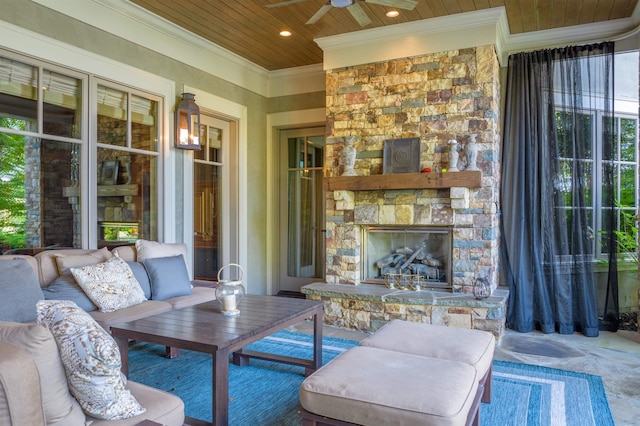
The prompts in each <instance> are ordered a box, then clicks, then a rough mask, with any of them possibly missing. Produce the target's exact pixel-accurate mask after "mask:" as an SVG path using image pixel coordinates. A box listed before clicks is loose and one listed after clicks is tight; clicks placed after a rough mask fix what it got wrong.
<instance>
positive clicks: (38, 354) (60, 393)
mask: <svg viewBox="0 0 640 426" xmlns="http://www.w3.org/2000/svg"><path fill="white" fill-rule="evenodd" d="M0 340H3V341H5V342H9V343H11V344H13V345H15V346H17V347H19V348H21V349H23V350H24V351H26V352H27V353H28V354H29V355H30V356H31V358H32V359H33V361H34V362H35V364H36V366H37V368H38V371H39V372H40V386H41V388H42V389H43V392H42V395H41V396H42V405H43V408H44V414H45V418H46V420H47V424H48V425H49V424H55V423H58V424H60V425H70V426H71V425H84V417H85V416H84V414H83V413H82V411H81V410H80V409H79V407H78V402H77V401H76V400H75V399H74V398H73V397H72V396H71V394H70V393H69V385H68V384H67V377H66V375H65V372H64V366H63V365H62V361H61V359H60V355H59V353H58V346H57V345H56V341H55V340H54V338H53V335H52V334H51V332H50V331H49V329H48V328H47V327H46V326H44V325H41V324H36V323H31V324H18V323H13V322H0Z"/></svg>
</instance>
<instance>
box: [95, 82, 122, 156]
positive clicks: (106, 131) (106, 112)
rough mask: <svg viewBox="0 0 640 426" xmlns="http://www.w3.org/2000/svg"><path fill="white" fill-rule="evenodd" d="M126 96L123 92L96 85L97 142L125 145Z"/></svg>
mask: <svg viewBox="0 0 640 426" xmlns="http://www.w3.org/2000/svg"><path fill="white" fill-rule="evenodd" d="M127 98H128V95H127V93H125V92H121V91H120V90H116V89H112V88H109V87H104V86H98V128H97V132H98V143H104V144H108V145H116V146H126V145H127Z"/></svg>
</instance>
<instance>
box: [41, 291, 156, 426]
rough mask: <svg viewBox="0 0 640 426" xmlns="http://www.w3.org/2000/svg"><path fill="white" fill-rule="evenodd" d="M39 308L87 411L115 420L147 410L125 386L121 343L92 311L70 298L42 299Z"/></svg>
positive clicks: (99, 416) (71, 388) (80, 401)
mask: <svg viewBox="0 0 640 426" xmlns="http://www.w3.org/2000/svg"><path fill="white" fill-rule="evenodd" d="M37 308H38V322H39V323H41V324H46V325H47V326H48V327H49V330H51V333H52V334H53V337H54V338H55V340H56V343H57V344H58V350H59V352H60V357H61V358H62V363H63V365H64V368H65V371H66V374H67V382H68V383H69V390H70V391H71V394H72V395H73V396H74V397H75V398H76V399H77V400H78V402H79V403H80V406H81V407H82V409H83V410H84V412H85V413H86V414H88V415H90V416H93V417H96V418H98V419H104V420H115V419H126V418H129V417H133V416H137V415H139V414H142V413H144V412H145V411H146V409H145V408H143V407H142V406H141V405H140V404H139V403H138V401H137V400H136V399H135V398H134V396H133V395H131V392H129V391H128V390H127V389H125V385H126V378H125V376H124V375H123V374H122V372H121V371H120V368H121V366H122V361H121V359H120V352H119V351H118V345H117V344H116V342H115V341H114V340H113V338H112V337H111V335H110V334H109V333H107V332H106V331H105V330H104V329H103V328H102V327H100V326H99V325H98V323H97V322H96V321H95V320H94V319H93V318H91V316H90V315H89V314H87V313H86V312H85V311H83V310H82V309H80V308H78V306H77V305H76V304H75V303H73V302H71V301H68V300H45V301H40V302H38V305H37Z"/></svg>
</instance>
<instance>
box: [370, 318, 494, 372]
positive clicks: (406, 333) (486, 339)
mask: <svg viewBox="0 0 640 426" xmlns="http://www.w3.org/2000/svg"><path fill="white" fill-rule="evenodd" d="M360 345H361V346H372V347H376V348H381V349H389V350H393V351H397V352H406V353H411V354H415V355H422V356H429V357H433V358H440V359H449V360H452V361H458V362H464V363H465V364H469V365H471V366H473V367H474V368H475V369H476V370H477V371H478V373H479V374H478V377H479V378H482V377H483V376H484V375H485V374H486V373H487V371H488V370H489V367H491V362H492V361H493V353H494V351H495V345H496V341H495V338H494V337H493V334H491V333H489V332H488V331H482V330H470V329H467V328H456V327H447V326H443V325H431V324H424V323H418V322H410V321H403V320H393V321H390V322H388V323H387V324H385V325H384V326H383V327H382V328H380V329H379V330H378V331H376V332H375V333H373V334H372V335H371V336H369V337H367V338H366V339H364V340H362V341H361V342H360Z"/></svg>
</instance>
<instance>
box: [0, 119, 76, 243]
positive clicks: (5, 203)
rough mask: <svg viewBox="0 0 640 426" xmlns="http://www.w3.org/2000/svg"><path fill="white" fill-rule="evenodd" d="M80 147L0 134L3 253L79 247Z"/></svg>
mask: <svg viewBox="0 0 640 426" xmlns="http://www.w3.org/2000/svg"><path fill="white" fill-rule="evenodd" d="M2 120H5V119H1V118H0V122H2ZM80 149H81V147H80V145H78V144H74V143H67V142H57V141H49V140H40V139H38V138H34V137H27V136H21V135H10V134H5V133H0V153H1V155H2V159H3V161H2V162H0V194H1V195H0V244H1V245H2V250H3V251H4V250H7V249H11V250H15V249H24V248H30V249H36V248H43V247H51V246H56V247H81V244H82V240H81V234H80V181H79V170H80V158H81V156H80V152H81V151H80ZM24 252H25V253H29V252H28V251H24Z"/></svg>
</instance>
